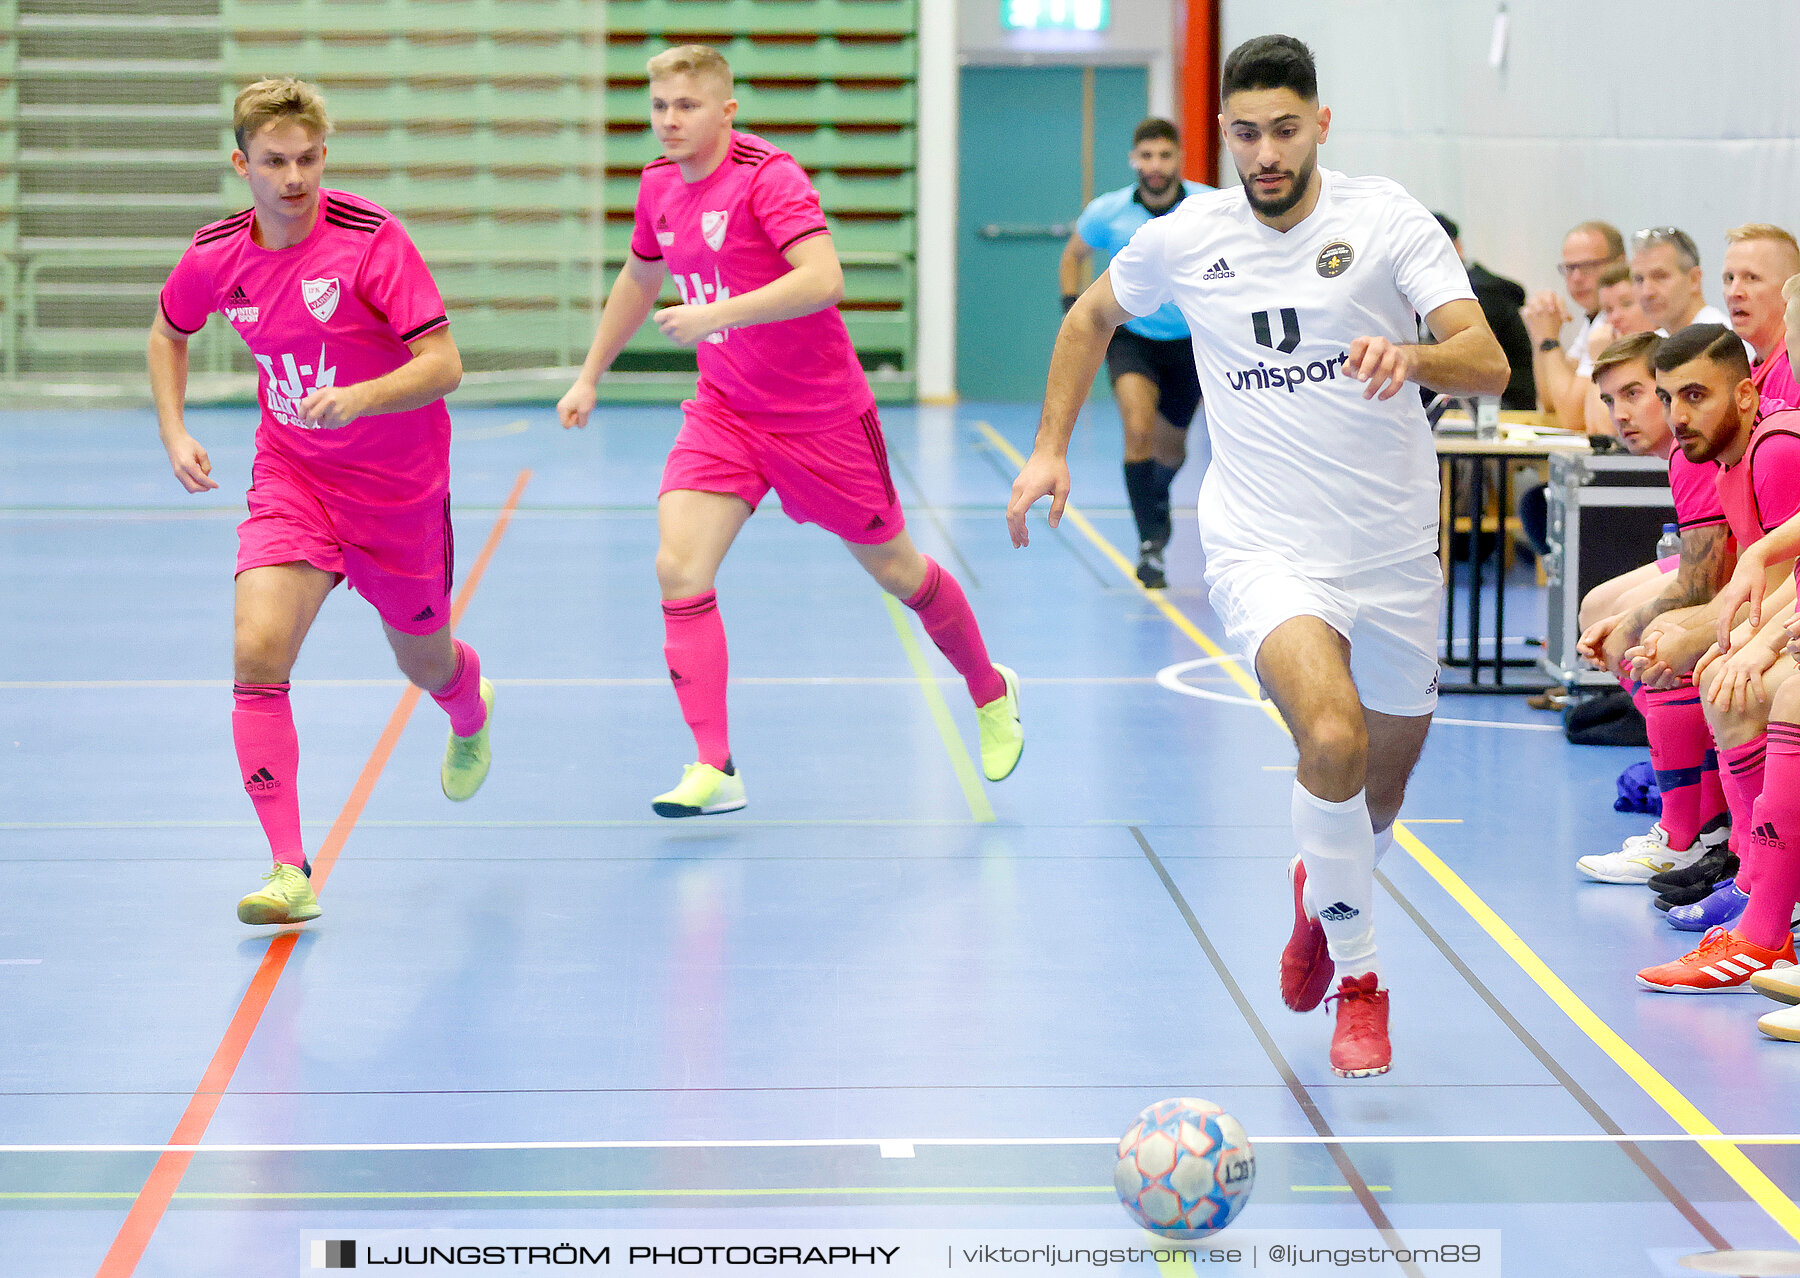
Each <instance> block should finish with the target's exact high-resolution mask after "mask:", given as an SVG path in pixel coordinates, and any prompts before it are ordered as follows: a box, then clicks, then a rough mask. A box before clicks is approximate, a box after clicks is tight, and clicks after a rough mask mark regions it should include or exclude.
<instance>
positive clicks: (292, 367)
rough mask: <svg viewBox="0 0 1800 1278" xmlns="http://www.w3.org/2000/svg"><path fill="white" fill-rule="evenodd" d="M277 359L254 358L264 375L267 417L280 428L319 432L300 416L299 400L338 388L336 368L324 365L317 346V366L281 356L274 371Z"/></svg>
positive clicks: (289, 356)
mask: <svg viewBox="0 0 1800 1278" xmlns="http://www.w3.org/2000/svg"><path fill="white" fill-rule="evenodd" d="M276 358H277V357H276V356H273V355H258V356H257V357H256V362H257V363H258V364H261V365H262V370H263V372H264V373H265V374H266V375H267V386H266V388H265V390H264V391H263V404H264V406H265V407H266V408H267V409H268V410H269V416H271V417H273V418H274V419H275V420H276V421H278V422H280V423H281V424H282V425H283V426H294V427H298V428H299V429H301V430H318V429H320V428H319V427H317V426H309V425H308V424H307V423H306V420H305V418H303V417H302V416H301V415H300V401H301V400H303V399H305V398H306V397H307V396H308V395H310V394H312V393H313V392H314V391H319V390H324V389H325V388H326V387H327V386H335V385H337V368H336V367H335V366H331V365H328V364H326V362H325V348H324V346H320V347H319V360H318V363H317V364H302V363H300V362H298V361H297V360H296V359H295V358H294V357H293V356H292V355H282V356H280V357H279V358H280V360H281V368H280V371H277V370H276V367H275V360H276ZM315 370H316V371H315ZM309 377H310V378H311V379H312V383H311V385H308V384H307V380H306V379H307V378H309Z"/></svg>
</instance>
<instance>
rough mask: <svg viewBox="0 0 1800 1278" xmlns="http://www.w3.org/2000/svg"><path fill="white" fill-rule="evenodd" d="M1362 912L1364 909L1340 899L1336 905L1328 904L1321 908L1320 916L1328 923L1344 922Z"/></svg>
mask: <svg viewBox="0 0 1800 1278" xmlns="http://www.w3.org/2000/svg"><path fill="white" fill-rule="evenodd" d="M1361 913H1362V911H1361V910H1359V909H1357V908H1356V907H1355V906H1354V905H1350V904H1348V903H1347V902H1344V901H1339V902H1337V903H1336V904H1334V905H1327V906H1326V907H1325V908H1324V909H1322V910H1320V911H1319V917H1320V918H1322V919H1324V920H1325V921H1326V922H1327V923H1344V922H1348V921H1349V920H1350V919H1353V918H1355V917H1356V916H1357V915H1358V914H1361Z"/></svg>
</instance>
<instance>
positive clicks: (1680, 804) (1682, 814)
mask: <svg viewBox="0 0 1800 1278" xmlns="http://www.w3.org/2000/svg"><path fill="white" fill-rule="evenodd" d="M1639 687H1642V685H1641V684H1640V685H1639ZM1642 695H1643V703H1644V704H1643V709H1644V720H1645V722H1646V723H1648V724H1649V727H1650V765H1651V766H1652V767H1654V768H1655V769H1656V788H1657V789H1658V790H1660V791H1662V818H1661V821H1662V828H1663V829H1664V830H1666V831H1668V834H1669V846H1670V847H1671V848H1673V849H1675V851H1677V852H1682V851H1686V850H1687V849H1688V848H1690V847H1692V846H1693V845H1694V836H1695V835H1697V834H1699V833H1700V826H1701V823H1702V817H1701V809H1702V806H1703V805H1702V803H1701V793H1700V782H1701V779H1702V777H1703V776H1704V775H1705V772H1704V769H1705V766H1706V756H1707V753H1708V752H1709V750H1710V749H1711V747H1712V732H1711V730H1710V729H1709V728H1708V727H1707V726H1706V712H1705V711H1704V710H1702V709H1701V708H1700V694H1699V693H1698V692H1696V691H1695V690H1694V685H1693V684H1692V683H1690V682H1687V681H1685V680H1684V681H1683V682H1682V685H1681V686H1680V687H1679V688H1675V689H1672V690H1671V691H1668V692H1655V691H1651V690H1648V689H1646V690H1645V691H1644V692H1643V694H1642Z"/></svg>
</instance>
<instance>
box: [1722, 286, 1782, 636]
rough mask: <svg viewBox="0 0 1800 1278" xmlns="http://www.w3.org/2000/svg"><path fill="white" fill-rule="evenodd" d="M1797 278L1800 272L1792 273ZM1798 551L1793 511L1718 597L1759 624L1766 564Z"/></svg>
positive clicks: (1746, 555)
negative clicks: (1746, 606) (1744, 610)
mask: <svg viewBox="0 0 1800 1278" xmlns="http://www.w3.org/2000/svg"><path fill="white" fill-rule="evenodd" d="M1794 278H1795V279H1797V280H1800V275H1797V276H1795V277H1794ZM1797 554H1800V515H1795V516H1794V517H1793V518H1792V519H1790V520H1788V521H1787V522H1786V523H1785V524H1782V525H1781V526H1780V527H1778V528H1776V529H1775V530H1774V531H1773V532H1769V533H1765V534H1763V536H1762V537H1761V538H1760V539H1759V540H1757V541H1756V542H1754V543H1753V544H1751V545H1748V546H1745V547H1744V548H1743V549H1742V550H1740V551H1739V552H1738V561H1737V569H1736V571H1734V572H1733V573H1732V574H1731V580H1730V581H1729V582H1727V583H1726V584H1725V586H1724V587H1723V588H1722V589H1721V590H1720V591H1719V599H1720V600H1721V602H1722V603H1724V604H1725V606H1727V607H1729V608H1730V609H1731V611H1732V613H1733V614H1735V613H1736V611H1737V609H1738V608H1740V607H1742V606H1743V605H1744V604H1749V605H1750V624H1751V625H1753V626H1760V625H1762V620H1763V612H1764V607H1763V596H1764V595H1765V594H1766V593H1767V588H1768V580H1769V565H1770V564H1773V563H1779V562H1780V561H1781V560H1783V559H1792V558H1793V557H1794V556H1795V555H1797ZM1719 644H1720V646H1721V647H1726V648H1727V650H1728V651H1729V646H1728V643H1727V635H1726V627H1725V625H1724V624H1723V622H1721V624H1720V626H1719Z"/></svg>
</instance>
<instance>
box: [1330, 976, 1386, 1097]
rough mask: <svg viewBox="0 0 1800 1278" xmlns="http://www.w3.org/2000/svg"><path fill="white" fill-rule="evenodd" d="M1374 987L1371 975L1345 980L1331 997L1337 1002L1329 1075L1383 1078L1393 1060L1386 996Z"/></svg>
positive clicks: (1376, 980)
mask: <svg viewBox="0 0 1800 1278" xmlns="http://www.w3.org/2000/svg"><path fill="white" fill-rule="evenodd" d="M1377 983H1378V978H1377V977H1376V975H1375V973H1373V972H1365V973H1363V974H1362V976H1360V977H1356V976H1346V977H1345V978H1344V979H1343V980H1342V981H1340V982H1339V983H1338V988H1337V993H1336V994H1333V995H1332V996H1331V997H1332V998H1333V999H1336V1000H1337V1028H1336V1029H1335V1030H1333V1031H1332V1032H1331V1072H1332V1073H1333V1074H1336V1075H1337V1076H1338V1077H1339V1078H1369V1077H1371V1076H1373V1075H1375V1074H1385V1073H1387V1072H1388V1065H1389V1064H1390V1063H1392V1061H1393V1059H1394V1049H1393V1048H1392V1047H1390V1046H1389V1045H1388V992H1387V991H1386V990H1383V989H1377V988H1376V985H1377ZM1327 1001H1330V1000H1327Z"/></svg>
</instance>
